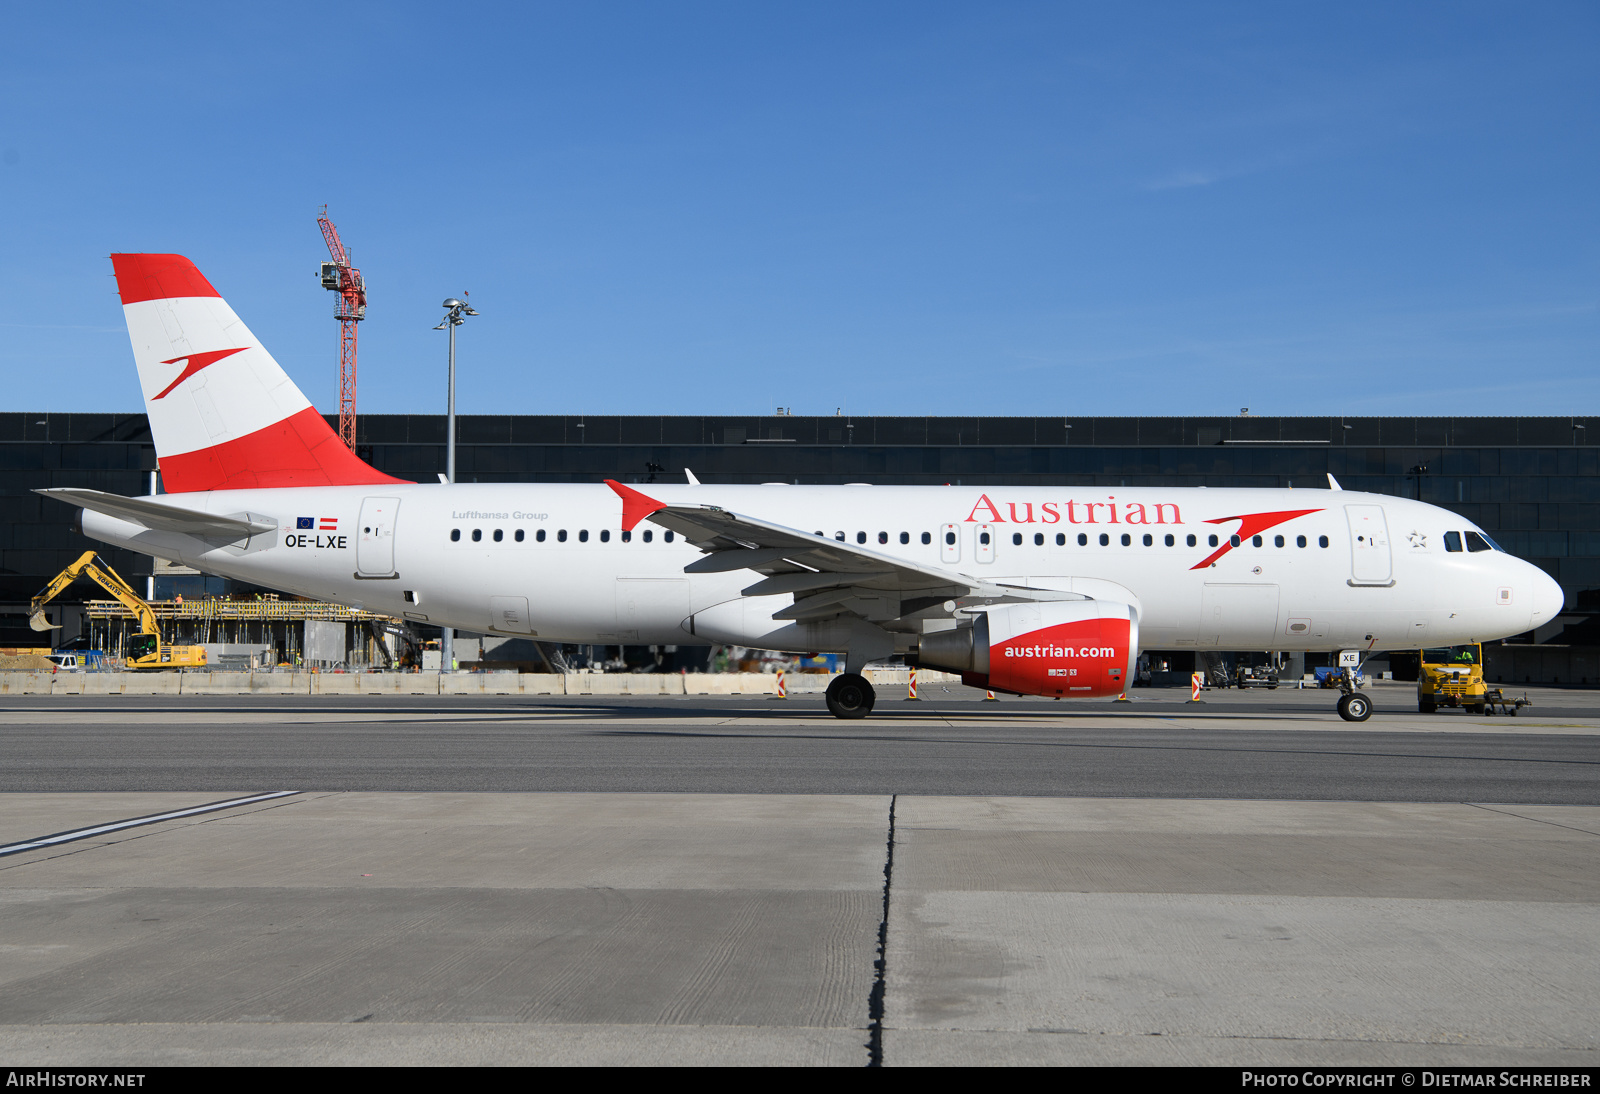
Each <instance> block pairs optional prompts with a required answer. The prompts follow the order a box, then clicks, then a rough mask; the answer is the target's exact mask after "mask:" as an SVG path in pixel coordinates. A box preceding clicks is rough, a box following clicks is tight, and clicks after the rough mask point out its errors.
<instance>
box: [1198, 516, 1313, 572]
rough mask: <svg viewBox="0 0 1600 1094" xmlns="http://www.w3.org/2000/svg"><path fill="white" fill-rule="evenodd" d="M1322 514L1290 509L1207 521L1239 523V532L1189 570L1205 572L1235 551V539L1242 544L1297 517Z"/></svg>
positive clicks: (1209, 522)
mask: <svg viewBox="0 0 1600 1094" xmlns="http://www.w3.org/2000/svg"><path fill="white" fill-rule="evenodd" d="M1320 512H1322V510H1321V509H1290V510H1286V511H1284V512H1280V513H1243V514H1240V515H1239V516H1237V517H1218V518H1217V519H1216V520H1208V521H1206V523H1207V524H1226V523H1228V521H1230V520H1236V521H1238V522H1239V530H1238V531H1237V532H1235V533H1234V534H1233V536H1230V537H1228V539H1227V540H1226V541H1225V542H1224V543H1223V544H1222V546H1221V547H1218V548H1217V549H1216V550H1215V551H1213V552H1211V554H1210V555H1208V556H1207V557H1206V558H1205V559H1204V560H1203V561H1201V562H1197V563H1195V564H1194V565H1193V566H1191V567H1189V569H1191V570H1203V569H1205V568H1206V567H1207V566H1209V565H1211V564H1212V563H1213V562H1215V561H1217V559H1219V558H1221V557H1222V556H1223V555H1225V554H1227V553H1228V552H1229V551H1231V550H1233V548H1234V547H1235V543H1234V540H1235V538H1237V539H1238V540H1240V541H1241V542H1242V541H1243V540H1246V539H1249V538H1250V537H1251V536H1258V535H1260V534H1261V533H1262V532H1265V531H1266V530H1267V529H1268V528H1275V527H1277V526H1278V525H1280V524H1283V523H1285V522H1287V521H1291V520H1293V519H1294V518H1295V517H1303V516H1306V515H1308V514H1311V513H1320Z"/></svg>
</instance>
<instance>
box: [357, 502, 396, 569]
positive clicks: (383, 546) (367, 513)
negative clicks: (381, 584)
mask: <svg viewBox="0 0 1600 1094" xmlns="http://www.w3.org/2000/svg"><path fill="white" fill-rule="evenodd" d="M399 510H400V499H399V498H364V499H362V502H361V520H360V522H359V523H358V524H357V525H356V573H358V574H359V575H361V576H362V577H393V576H394V518H395V514H396V513H398V512H399Z"/></svg>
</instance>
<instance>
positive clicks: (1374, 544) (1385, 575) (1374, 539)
mask: <svg viewBox="0 0 1600 1094" xmlns="http://www.w3.org/2000/svg"><path fill="white" fill-rule="evenodd" d="M1344 513H1345V518H1346V519H1347V520H1348V521H1349V522H1350V584H1352V585H1393V584H1394V560H1393V557H1392V556H1391V554H1390V551H1389V525H1388V522H1387V521H1386V520H1384V516H1383V506H1381V505H1346V506H1345V507H1344Z"/></svg>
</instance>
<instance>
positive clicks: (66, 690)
mask: <svg viewBox="0 0 1600 1094" xmlns="http://www.w3.org/2000/svg"><path fill="white" fill-rule="evenodd" d="M1561 668H1562V669H1565V668H1566V664H1565V663H1563V665H1562V666H1561ZM865 675H866V677H867V679H868V680H870V681H871V682H872V684H873V685H874V686H875V687H880V688H886V687H896V686H899V687H904V686H905V684H906V682H907V679H908V675H909V674H908V672H907V670H905V669H868V670H867V672H866V673H865ZM1579 675H1580V676H1581V675H1582V674H1581V673H1579ZM960 679H961V678H960V677H959V676H954V675H951V674H950V673H944V672H929V671H919V672H918V673H917V682H918V683H919V684H921V685H923V686H926V685H928V684H938V683H947V682H949V683H959V682H960ZM832 680H833V677H832V676H830V675H827V674H824V673H810V672H796V673H788V674H785V676H784V683H785V686H786V687H787V689H788V691H789V694H791V695H795V694H803V695H804V694H816V693H820V692H823V691H825V690H827V687H828V684H829V683H830V682H832ZM1564 682H1566V681H1565V680H1563V683H1564ZM777 691H778V677H777V675H776V674H774V673H766V672H723V673H718V672H712V673H688V674H679V673H568V674H567V675H564V676H563V675H558V674H555V673H542V672H539V673H521V674H519V673H514V672H482V673H477V672H472V673H467V672H457V673H443V674H441V673H437V672H365V673H362V672H322V673H310V672H294V673H290V672H181V673H180V672H58V673H48V672H0V695H178V694H184V695H775V694H777Z"/></svg>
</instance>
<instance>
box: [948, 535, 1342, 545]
mask: <svg viewBox="0 0 1600 1094" xmlns="http://www.w3.org/2000/svg"><path fill="white" fill-rule="evenodd" d="M1044 540H1045V537H1044V533H1043V532H1035V533H1034V534H1033V545H1034V546H1035V547H1043V546H1044ZM1121 540H1122V545H1123V546H1124V547H1132V546H1133V536H1132V535H1130V534H1129V533H1127V532H1124V533H1122V536H1121ZM1142 541H1143V543H1144V545H1145V546H1146V547H1154V546H1155V545H1156V537H1155V536H1153V535H1151V534H1150V533H1149V532H1146V533H1145V534H1144V536H1143V537H1142ZM1206 541H1207V544H1208V545H1209V546H1211V547H1220V546H1221V545H1222V540H1221V539H1220V538H1219V537H1217V536H1215V535H1210V536H1207V537H1206ZM978 542H979V543H982V544H988V542H989V533H988V532H984V533H982V534H981V535H980V536H979V537H978ZM1011 542H1012V544H1013V545H1014V546H1017V547H1021V546H1022V544H1023V536H1022V533H1021V532H1013V533H1012V535H1011ZM1162 542H1163V543H1165V544H1166V545H1167V546H1168V547H1176V546H1177V545H1178V537H1177V536H1175V535H1173V534H1172V533H1171V532H1168V533H1167V534H1166V535H1165V536H1163V537H1162ZM1228 542H1229V543H1230V544H1232V545H1233V546H1235V547H1238V546H1239V545H1240V544H1242V543H1243V542H1244V541H1243V540H1242V539H1240V538H1239V537H1238V536H1229V537H1228ZM1184 544H1185V545H1186V546H1189V547H1198V546H1199V545H1200V537H1199V536H1196V535H1194V534H1192V533H1191V534H1190V535H1187V536H1185V537H1184ZM1066 545H1067V536H1066V533H1065V532H1057V533H1056V546H1057V547H1065V546H1066ZM1250 545H1251V546H1252V547H1262V546H1265V545H1266V539H1265V537H1263V536H1251V537H1250ZM1272 545H1273V546H1274V547H1287V546H1288V543H1287V542H1286V541H1285V540H1284V538H1283V537H1282V536H1273V537H1272ZM1294 545H1295V546H1296V547H1305V546H1307V543H1306V537H1305V536H1295V537H1294ZM1327 545H1328V537H1327V536H1318V537H1317V546H1318V547H1326V546H1327ZM1078 546H1079V547H1087V546H1089V534H1088V533H1087V532H1079V533H1078ZM1100 546H1102V547H1109V546H1111V536H1110V534H1109V533H1107V532H1101V533H1100Z"/></svg>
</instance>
